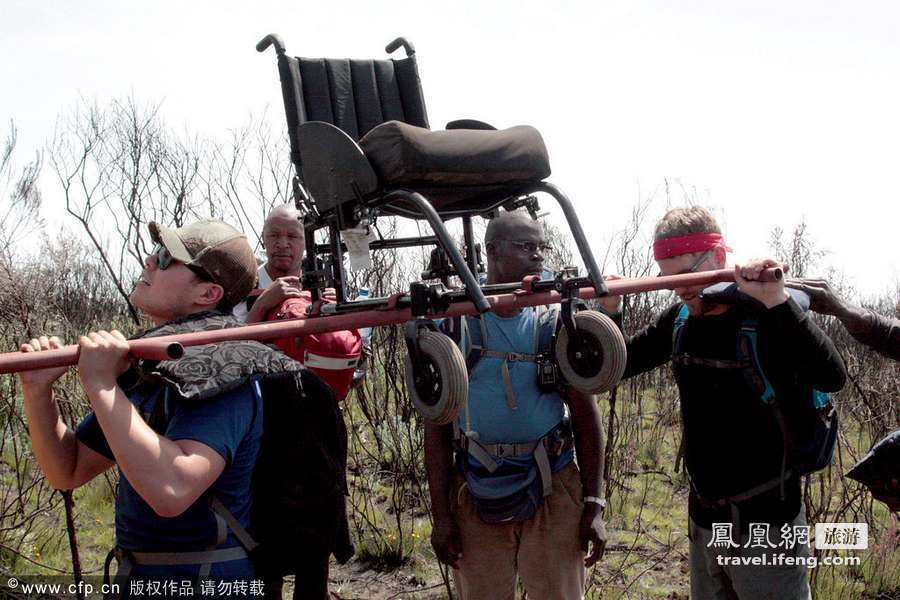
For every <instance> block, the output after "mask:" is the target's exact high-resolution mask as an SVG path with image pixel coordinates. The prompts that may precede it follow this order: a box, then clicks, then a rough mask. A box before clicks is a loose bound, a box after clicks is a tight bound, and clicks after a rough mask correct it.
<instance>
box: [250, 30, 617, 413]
mask: <svg viewBox="0 0 900 600" xmlns="http://www.w3.org/2000/svg"><path fill="white" fill-rule="evenodd" d="M270 46H274V48H275V52H276V57H277V64H278V72H279V77H280V80H281V90H282V96H283V99H284V109H285V117H286V119H287V129H288V135H289V139H290V153H291V162H292V163H293V166H294V172H295V174H294V177H293V184H292V185H293V195H294V200H295V202H296V204H297V207H298V208H299V209H301V211H303V212H304V214H305V217H304V230H305V233H306V258H305V259H304V265H303V276H302V285H303V287H304V288H305V289H307V290H310V291H311V293H312V295H313V299H314V303H313V305H312V308H313V311H314V312H313V315H311V316H314V315H315V314H325V313H329V312H330V313H335V312H337V313H345V312H362V311H369V310H390V309H404V308H409V309H410V310H411V314H412V316H413V320H412V321H410V322H409V323H408V324H407V328H406V335H405V340H406V345H407V349H408V354H409V356H408V360H407V384H408V389H409V391H410V396H411V399H412V401H413V405H414V406H415V408H416V409H417V410H418V411H419V413H420V414H421V415H422V416H423V417H424V418H425V419H426V420H428V421H430V422H433V423H435V424H446V423H449V422H452V421H453V420H454V419H455V417H456V414H457V413H458V411H459V409H460V407H461V406H462V405H463V404H464V403H465V402H466V401H467V395H468V374H467V372H466V365H465V360H464V358H463V356H462V353H461V352H460V350H459V349H458V347H457V346H456V344H454V343H453V342H452V341H451V340H450V338H448V337H447V336H444V335H442V334H440V333H438V330H437V327H436V326H435V323H434V319H438V318H441V316H442V315H443V314H444V313H445V311H446V310H447V308H448V307H449V306H450V305H451V304H454V303H457V302H471V303H472V304H473V305H474V308H475V309H476V310H477V312H478V313H484V312H487V311H489V310H490V308H491V303H490V302H489V300H488V297H487V296H488V295H490V294H502V293H511V292H517V290H521V289H522V288H523V287H527V289H528V290H529V291H533V292H537V291H545V290H556V291H557V292H559V293H560V295H561V315H562V319H561V320H562V323H563V326H562V327H561V328H560V329H559V331H558V333H557V335H556V338H555V340H554V351H553V354H554V356H555V361H553V362H554V369H556V376H559V377H562V378H564V380H565V381H566V382H567V383H568V384H569V385H572V386H573V387H575V388H576V389H579V390H581V391H583V392H586V393H599V392H601V391H604V390H608V389H611V388H612V387H613V386H615V385H616V383H618V380H619V379H620V378H621V375H622V372H623V371H624V367H625V342H624V339H623V338H622V335H621V333H620V331H619V329H618V327H616V325H615V324H614V323H613V322H612V320H611V319H610V318H609V317H608V316H607V315H605V314H602V313H601V312H598V311H591V310H586V309H584V308H583V305H581V304H580V303H579V302H577V298H578V290H579V289H581V288H586V287H593V288H594V289H595V292H596V295H597V296H602V295H605V294H606V293H607V288H606V285H605V284H604V282H603V277H602V274H601V272H600V269H599V268H598V267H597V263H596V261H595V260H594V256H593V254H592V252H591V250H590V246H589V245H588V242H587V240H586V238H585V235H584V231H583V229H582V227H581V224H580V223H579V221H578V217H577V216H576V214H575V210H574V208H573V206H572V203H571V202H570V201H569V199H568V198H567V197H566V196H565V194H563V193H562V191H560V190H559V188H557V187H556V186H554V185H553V184H551V183H549V182H547V181H546V178H547V177H548V176H549V175H550V165H549V158H548V155H547V150H546V147H545V146H544V142H543V140H542V138H541V136H540V134H539V133H538V132H537V130H535V129H534V128H532V127H528V126H518V127H512V128H509V129H505V130H497V129H495V128H494V127H492V126H490V125H488V124H486V123H483V122H480V121H475V120H458V121H453V122H451V123H449V124H448V125H447V128H446V130H443V131H432V130H430V128H429V122H428V116H427V112H426V108H425V101H424V95H423V92H422V85H421V80H420V78H419V71H418V66H417V63H416V53H415V49H414V47H413V45H412V44H411V43H410V42H409V41H407V40H406V39H404V38H402V37H401V38H397V39H395V40H394V41H392V42H391V43H390V44H388V45H387V47H386V48H385V52H386V53H387V54H388V55H391V54H393V53H395V52H396V51H397V50H399V49H400V48H403V50H404V52H405V56H404V57H402V58H392V57H390V56H389V57H388V58H386V59H380V60H355V59H330V58H300V57H292V56H289V55H288V54H287V52H286V48H285V45H284V42H283V41H282V39H281V38H280V36H278V35H276V34H270V35H267V36H266V37H265V38H263V39H262V40H261V41H260V42H259V43H258V44H257V45H256V49H257V51H259V52H264V51H265V50H266V49H268V48H269V47H270ZM541 192H542V193H545V194H547V195H549V196H550V197H552V198H553V199H555V200H556V201H557V202H558V204H559V205H560V207H561V209H562V212H563V214H564V216H565V218H566V221H567V223H568V226H569V228H570V230H571V234H572V237H573V239H574V240H575V244H576V247H577V248H578V251H579V253H580V255H581V259H582V261H583V263H584V265H585V268H586V271H587V274H586V276H579V275H578V273H577V271H574V270H573V269H571V268H567V269H565V270H563V271H562V272H561V273H559V274H555V275H554V276H553V277H550V278H535V277H532V278H530V279H532V280H530V281H526V282H520V283H509V284H495V285H480V284H479V280H478V277H477V273H479V271H480V270H482V269H481V266H480V265H481V260H480V246H479V245H478V244H476V242H475V239H474V233H473V219H474V218H476V217H482V218H491V217H493V216H495V215H496V214H497V211H499V210H501V209H503V210H516V209H525V210H526V211H528V212H529V213H530V215H531V217H532V218H535V219H537V218H538V214H539V210H540V206H539V204H538V200H537V199H536V197H535V196H534V194H536V193H541ZM381 215H387V216H398V217H404V218H408V219H415V220H419V221H425V222H427V223H428V225H429V226H430V228H431V231H432V233H433V235H430V236H418V237H402V238H393V239H376V240H373V241H371V242H370V243H369V244H368V250H369V251H381V250H388V251H390V250H394V249H397V248H408V247H420V246H433V247H434V248H433V250H432V251H431V261H430V264H429V268H428V270H427V271H426V272H424V273H423V274H422V279H423V281H417V282H412V283H411V284H410V288H409V290H408V291H406V292H403V293H397V294H393V295H391V296H390V297H386V298H371V299H365V300H351V299H349V298H348V296H347V292H348V290H347V275H346V270H345V266H344V258H345V253H346V252H347V251H348V245H347V243H345V242H346V240H345V239H343V238H344V236H345V235H346V232H347V231H348V230H351V231H353V230H355V231H359V230H361V229H363V228H369V227H373V226H374V224H375V221H376V219H377V218H378V217H379V216H381ZM457 218H458V219H461V220H462V231H463V249H462V250H460V249H459V248H458V247H457V246H456V244H455V243H454V242H453V239H452V238H451V236H450V234H449V232H448V230H447V228H446V226H445V221H448V220H450V219H457ZM317 233H319V234H320V236H319V237H320V239H324V242H323V243H317V242H316V234H317ZM453 276H455V277H458V278H459V280H460V281H461V283H462V288H461V289H450V288H448V282H449V278H450V277H453ZM434 280H438V281H436V282H435V281H434ZM326 287H331V288H334V289H335V292H336V297H337V301H336V302H335V303H329V304H324V305H323V304H322V303H320V302H315V301H318V300H319V299H320V295H321V292H322V290H323V289H324V288H326ZM517 293H521V292H520V291H519V292H517Z"/></svg>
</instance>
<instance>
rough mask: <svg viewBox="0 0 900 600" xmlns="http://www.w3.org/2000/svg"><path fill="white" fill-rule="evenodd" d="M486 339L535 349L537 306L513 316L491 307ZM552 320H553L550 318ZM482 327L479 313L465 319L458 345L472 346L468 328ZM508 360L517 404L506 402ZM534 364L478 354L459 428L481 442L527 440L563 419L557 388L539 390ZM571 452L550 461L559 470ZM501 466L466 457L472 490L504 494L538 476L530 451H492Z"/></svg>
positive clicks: (486, 343) (514, 348)
mask: <svg viewBox="0 0 900 600" xmlns="http://www.w3.org/2000/svg"><path fill="white" fill-rule="evenodd" d="M481 319H483V320H484V325H485V330H486V333H487V337H486V339H485V338H483V335H482V347H484V348H485V349H489V350H494V351H497V352H515V353H521V354H536V353H537V352H538V350H539V348H538V321H537V319H538V310H537V309H536V308H524V309H522V311H521V312H520V313H519V314H518V315H516V316H513V317H501V316H498V315H496V314H494V313H490V312H489V313H485V314H483V315H481ZM554 325H555V324H554ZM474 327H478V328H479V331H481V327H480V325H479V323H478V319H477V318H470V319H468V320H467V328H464V329H463V335H462V337H461V339H460V348H461V349H462V351H463V355H464V356H465V355H467V354H468V352H469V349H470V348H471V343H472V342H471V335H470V334H469V333H468V330H469V329H471V328H474ZM504 362H506V365H507V368H508V369H509V378H510V382H511V385H512V391H513V394H514V396H515V401H516V408H515V409H513V408H511V407H510V406H509V403H508V401H507V391H506V384H505V382H504V379H503V373H502V366H503V363H504ZM537 374H538V371H537V364H536V363H534V362H531V361H504V359H502V358H495V357H490V356H482V357H481V358H480V359H479V360H478V362H477V363H476V364H475V367H474V369H473V370H472V372H471V374H470V376H469V401H468V405H467V406H466V407H465V408H464V409H463V410H461V411H460V414H459V418H458V424H459V428H460V430H461V431H464V432H465V431H471V432H477V434H478V440H479V441H481V442H483V443H485V444H495V443H512V442H530V441H534V440H537V439H540V438H542V437H543V436H545V435H546V434H547V433H549V432H550V431H552V430H553V429H554V428H555V427H556V426H557V425H559V424H560V422H561V421H562V420H563V417H564V415H565V405H564V403H563V400H562V398H561V397H560V396H559V394H558V393H557V392H555V391H553V392H543V391H541V389H540V388H539V387H538V384H537ZM573 458H574V452H573V451H572V450H571V449H570V450H568V451H566V452H563V454H562V455H561V456H560V457H559V458H558V459H557V460H556V461H555V462H554V463H552V464H551V467H552V469H553V471H554V472H556V471H559V470H560V469H562V468H563V467H565V466H566V465H568V464H569V463H570V462H572V459H573ZM494 460H495V461H496V462H497V463H498V465H499V468H498V470H497V471H495V472H494V473H493V474H490V475H488V474H486V473H485V472H484V471H482V470H481V469H480V468H479V465H478V463H477V461H475V460H474V459H473V458H471V457H469V462H470V467H471V468H469V469H466V471H467V472H466V479H467V481H468V482H469V485H470V488H471V489H472V491H473V493H475V494H476V495H484V496H491V497H504V496H505V495H508V494H511V493H514V492H516V491H518V490H520V489H522V488H523V487H525V486H526V485H528V484H530V483H531V481H532V480H533V479H534V478H535V477H536V476H538V474H537V471H536V469H535V468H532V467H533V466H534V465H535V462H534V458H533V457H530V456H528V457H515V458H500V457H494ZM482 484H483V486H482Z"/></svg>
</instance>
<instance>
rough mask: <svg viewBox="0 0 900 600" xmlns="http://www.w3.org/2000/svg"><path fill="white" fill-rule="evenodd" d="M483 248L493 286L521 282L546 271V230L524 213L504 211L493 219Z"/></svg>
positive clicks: (485, 235) (486, 233)
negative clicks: (527, 277)
mask: <svg viewBox="0 0 900 600" xmlns="http://www.w3.org/2000/svg"><path fill="white" fill-rule="evenodd" d="M484 245H485V248H486V250H487V257H488V281H489V282H490V283H510V282H518V281H522V279H523V278H524V277H525V276H527V275H540V274H541V272H542V271H543V268H544V255H543V248H544V246H545V245H546V242H545V240H544V230H543V228H542V227H541V225H540V223H538V222H537V221H535V220H534V219H532V218H531V217H530V216H528V215H526V214H525V213H522V212H501V213H500V214H499V215H498V216H497V217H495V218H494V219H491V222H490V223H488V227H487V231H486V232H485V234H484Z"/></svg>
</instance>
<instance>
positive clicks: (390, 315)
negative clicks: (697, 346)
mask: <svg viewBox="0 0 900 600" xmlns="http://www.w3.org/2000/svg"><path fill="white" fill-rule="evenodd" d="M782 277H783V273H782V271H781V269H766V270H764V271H763V272H762V273H761V274H760V277H759V279H758V281H776V280H779V279H781V278H782ZM729 281H734V271H733V270H732V269H719V270H715V271H703V272H699V273H687V274H684V275H668V276H660V277H639V278H635V279H613V280H606V281H605V283H606V287H607V288H608V290H609V295H611V296H624V295H626V294H636V293H641V292H651V291H656V290H663V289H675V288H680V287H694V286H698V285H704V286H706V285H712V284H715V283H721V282H729ZM578 295H579V297H580V298H582V299H584V300H588V299H591V298H596V297H597V296H598V294H597V292H596V291H595V290H594V288H592V287H585V288H581V289H580V290H578ZM485 298H486V299H487V301H488V303H489V304H490V308H491V310H496V309H509V308H525V307H528V306H538V305H541V304H557V303H558V302H560V300H562V295H561V294H560V293H559V292H557V291H555V290H547V291H538V292H528V291H525V290H516V291H513V292H509V293H501V294H494V295H489V296H485ZM371 302H372V301H369V302H368V303H367V304H370V303H371ZM479 312H480V311H479V310H478V309H476V307H475V305H474V304H473V303H472V302H471V301H469V300H464V299H460V300H459V301H455V302H453V303H451V304H450V306H449V308H447V310H446V311H444V312H441V313H439V314H434V315H430V316H433V317H435V318H441V317H455V316H461V315H475V314H479ZM412 318H413V315H412V311H411V309H410V308H409V307H408V306H407V307H402V308H401V307H397V306H396V302H395V303H393V304H392V303H391V302H390V301H385V302H384V303H383V305H382V306H379V307H373V308H371V309H369V310H364V311H359V312H346V313H330V314H322V315H317V316H310V317H300V318H297V319H289V320H284V321H270V322H266V323H254V324H252V325H245V326H244V327H232V328H229V329H218V330H215V331H197V332H193V333H183V334H177V335H167V336H159V337H153V338H142V339H137V340H131V341H129V347H130V354H131V356H132V357H133V358H140V359H148V360H173V359H177V358H180V357H181V356H182V354H183V353H184V348H185V347H186V346H200V345H203V344H211V343H214V342H224V341H229V340H257V341H267V340H276V339H280V338H287V337H296V336H300V335H309V334H312V333H324V332H328V331H343V330H346V329H359V328H361V327H381V326H385V325H396V324H399V323H405V322H406V321H409V320H411V319H412ZM77 363H78V346H77V345H71V346H64V347H63V348H60V349H58V350H46V351H43V352H6V353H3V354H0V374H3V373H16V372H18V371H29V370H34V369H46V368H51V367H62V366H69V365H75V364H77Z"/></svg>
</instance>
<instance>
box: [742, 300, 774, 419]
mask: <svg viewBox="0 0 900 600" xmlns="http://www.w3.org/2000/svg"><path fill="white" fill-rule="evenodd" d="M737 357H738V360H740V361H742V362H746V363H747V367H745V369H744V374H745V379H746V380H747V383H748V384H749V385H750V386H751V387H752V388H753V390H754V392H755V393H756V395H758V396H759V398H760V400H762V401H763V402H764V403H766V404H769V403H771V402H772V399H773V398H775V388H774V387H772V383H771V382H770V381H769V378H768V377H766V374H765V372H763V368H762V363H761V362H760V360H759V320H758V319H756V318H755V317H748V318H746V319H744V320H743V321H741V328H740V332H739V333H738V347H737Z"/></svg>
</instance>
